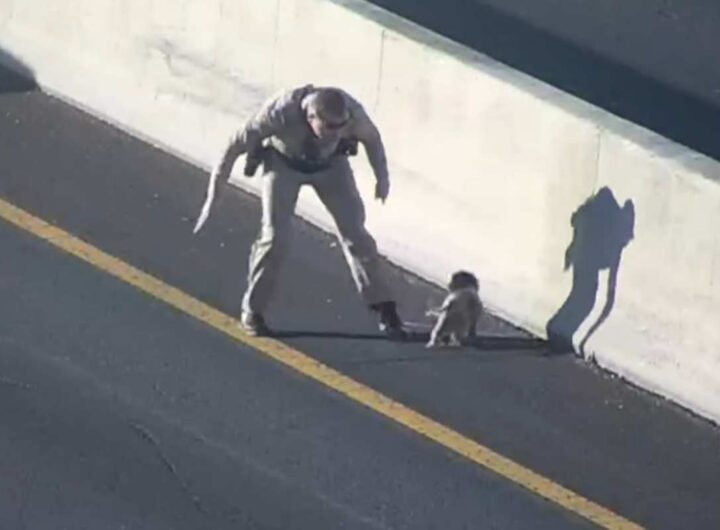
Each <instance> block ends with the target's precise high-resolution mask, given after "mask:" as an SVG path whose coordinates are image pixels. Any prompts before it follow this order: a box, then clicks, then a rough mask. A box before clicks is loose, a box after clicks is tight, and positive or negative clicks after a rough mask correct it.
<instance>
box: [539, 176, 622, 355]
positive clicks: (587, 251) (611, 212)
mask: <svg viewBox="0 0 720 530" xmlns="http://www.w3.org/2000/svg"><path fill="white" fill-rule="evenodd" d="M570 224H571V225H572V227H573V239H572V241H571V242H570V245H569V246H568V248H567V250H566V251H565V270H567V269H569V268H570V267H572V269H573V283H572V289H571V291H570V294H569V295H568V297H567V300H565V302H564V303H563V305H562V307H560V309H558V311H557V313H555V315H554V316H553V317H552V318H551V319H550V320H549V321H548V323H547V325H546V331H547V336H548V340H549V341H550V342H551V344H552V345H553V351H555V352H557V353H559V352H563V351H565V352H570V351H573V342H572V338H573V335H574V334H575V332H576V331H577V330H578V329H579V327H580V326H581V325H582V323H583V322H584V321H585V319H586V318H587V317H588V316H589V315H590V313H591V312H592V310H593V307H595V302H596V300H597V293H598V287H599V282H600V271H602V270H605V269H607V270H608V271H609V273H608V281H607V296H606V300H605V306H604V307H603V309H602V311H601V312H600V316H599V317H598V319H597V321H596V322H595V323H594V324H593V325H592V326H591V327H590V329H589V330H588V332H587V334H586V335H585V337H584V338H583V339H582V341H581V342H580V344H579V347H578V349H579V352H580V353H581V354H582V355H583V356H585V345H586V344H587V341H588V339H590V337H591V336H592V335H593V333H595V331H597V329H598V328H599V327H600V326H601V325H602V324H603V322H605V320H607V318H608V316H609V315H610V313H611V311H612V309H613V306H614V305H615V293H616V290H617V281H618V273H619V270H620V262H621V258H622V253H623V250H624V249H625V247H626V246H627V245H628V244H629V243H630V241H631V240H632V239H633V237H634V228H635V205H634V203H633V202H632V200H629V199H628V200H627V201H625V203H624V204H623V206H622V208H621V207H620V205H619V204H618V202H617V200H616V198H615V196H614V195H613V192H612V191H611V190H610V188H608V187H603V188H602V189H601V190H600V191H598V192H597V194H595V195H594V196H592V197H590V198H589V199H588V200H587V201H585V203H583V204H582V205H581V206H580V207H579V208H578V209H577V210H576V211H575V213H573V215H572V217H571V218H570Z"/></svg>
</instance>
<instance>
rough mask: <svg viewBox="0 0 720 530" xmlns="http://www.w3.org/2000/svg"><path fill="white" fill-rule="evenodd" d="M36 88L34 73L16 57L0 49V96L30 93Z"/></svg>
mask: <svg viewBox="0 0 720 530" xmlns="http://www.w3.org/2000/svg"><path fill="white" fill-rule="evenodd" d="M36 88H37V83H36V82H35V72H33V70H32V69H31V68H30V67H29V66H27V65H26V64H25V63H23V62H22V61H21V60H19V59H18V58H17V57H15V56H14V55H12V54H11V53H8V52H6V51H5V50H3V49H1V48H0V94H9V93H13V92H30V91H32V90H35V89H36Z"/></svg>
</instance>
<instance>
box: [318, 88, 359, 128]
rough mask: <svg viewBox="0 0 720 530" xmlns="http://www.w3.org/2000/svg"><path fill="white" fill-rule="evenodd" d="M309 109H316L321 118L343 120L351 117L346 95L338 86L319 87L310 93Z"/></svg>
mask: <svg viewBox="0 0 720 530" xmlns="http://www.w3.org/2000/svg"><path fill="white" fill-rule="evenodd" d="M308 110H312V111H315V112H316V113H317V114H318V115H319V116H320V117H321V118H324V119H330V120H333V121H343V120H347V119H348V118H349V117H350V110H349V109H348V105H347V102H346V101H345V96H344V94H343V93H342V91H341V90H338V89H337V88H318V89H317V90H316V91H315V92H313V93H312V94H310V96H309V99H308Z"/></svg>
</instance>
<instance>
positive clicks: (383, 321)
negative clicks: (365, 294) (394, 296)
mask: <svg viewBox="0 0 720 530" xmlns="http://www.w3.org/2000/svg"><path fill="white" fill-rule="evenodd" d="M370 309H371V310H373V311H375V312H376V313H377V314H378V327H379V328H380V331H382V332H383V333H385V334H386V335H387V336H388V337H390V338H391V339H404V338H406V337H407V334H406V332H405V330H404V329H403V322H402V320H401V319H400V316H399V315H398V313H397V305H396V304H395V302H380V303H379V304H372V305H371V306H370Z"/></svg>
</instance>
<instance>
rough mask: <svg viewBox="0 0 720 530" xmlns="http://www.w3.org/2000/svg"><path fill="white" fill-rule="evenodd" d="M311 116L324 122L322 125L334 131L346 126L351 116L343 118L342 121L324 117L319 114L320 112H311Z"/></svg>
mask: <svg viewBox="0 0 720 530" xmlns="http://www.w3.org/2000/svg"><path fill="white" fill-rule="evenodd" d="M310 118H311V119H316V120H318V121H320V123H322V125H323V127H324V128H325V129H329V130H331V131H334V130H337V129H342V128H343V127H345V126H346V125H347V124H348V122H349V121H350V118H349V117H348V118H345V119H344V120H342V121H333V120H329V119H327V118H325V117H323V116H322V115H321V114H319V113H313V114H310Z"/></svg>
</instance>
